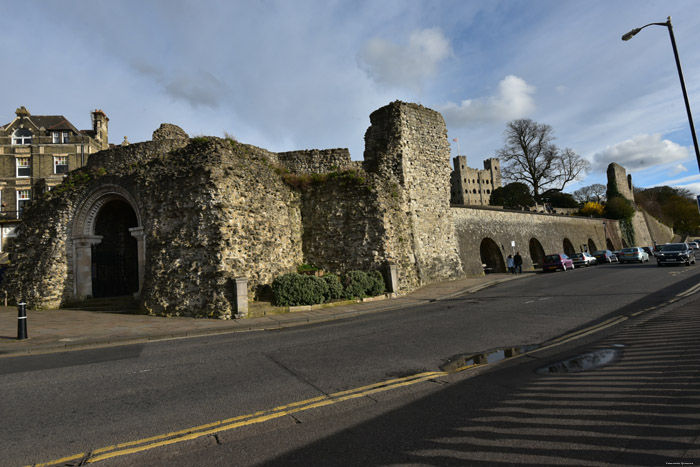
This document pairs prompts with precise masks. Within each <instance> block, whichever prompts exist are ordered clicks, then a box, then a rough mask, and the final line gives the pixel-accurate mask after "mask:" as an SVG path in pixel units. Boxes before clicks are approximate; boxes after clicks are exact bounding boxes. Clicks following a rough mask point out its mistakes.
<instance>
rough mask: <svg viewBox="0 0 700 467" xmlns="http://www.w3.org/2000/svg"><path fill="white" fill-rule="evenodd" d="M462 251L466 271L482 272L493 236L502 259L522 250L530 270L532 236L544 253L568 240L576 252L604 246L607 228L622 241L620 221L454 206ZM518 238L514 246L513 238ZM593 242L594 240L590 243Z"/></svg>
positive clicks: (558, 249) (559, 248) (561, 248)
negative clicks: (484, 253)
mask: <svg viewBox="0 0 700 467" xmlns="http://www.w3.org/2000/svg"><path fill="white" fill-rule="evenodd" d="M452 211H453V217H454V223H455V230H456V233H457V239H458V244H459V254H460V258H461V260H462V264H463V265H464V269H465V272H466V273H467V274H481V273H482V264H483V262H482V258H481V247H482V242H483V241H484V239H491V240H493V242H495V244H496V245H497V247H498V249H499V250H500V253H501V256H502V260H503V261H504V262H505V260H506V257H507V256H508V255H509V254H513V252H517V251H520V254H521V256H522V257H523V268H524V269H525V270H531V269H532V268H533V262H534V261H533V259H532V254H531V249H530V245H531V240H532V239H535V240H536V241H537V242H539V244H540V245H541V246H542V248H543V250H544V254H550V253H563V252H564V251H565V247H564V243H565V240H568V241H569V242H570V243H571V245H572V246H573V248H574V250H575V251H576V252H579V251H581V246H582V245H585V246H586V247H588V249H589V250H590V249H591V246H594V248H595V249H605V245H606V241H605V239H606V237H605V234H606V232H605V231H606V230H607V234H608V237H611V239H612V240H613V243H615V241H616V240H617V241H619V235H620V234H619V225H618V223H617V222H615V221H610V220H607V221H606V227H605V228H604V227H603V219H597V218H593V219H592V218H585V217H568V216H567V217H565V216H556V215H551V214H540V213H530V212H522V211H520V212H519V211H503V210H496V209H484V208H466V207H453V208H452ZM512 241H515V247H511V242H512ZM591 242H592V243H591Z"/></svg>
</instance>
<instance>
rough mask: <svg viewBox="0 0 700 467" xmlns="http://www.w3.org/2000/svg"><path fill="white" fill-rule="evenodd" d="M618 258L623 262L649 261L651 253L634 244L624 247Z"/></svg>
mask: <svg viewBox="0 0 700 467" xmlns="http://www.w3.org/2000/svg"><path fill="white" fill-rule="evenodd" d="M617 259H619V260H620V262H621V263H629V262H631V261H635V262H636V261H638V262H640V263H644V262H645V261H646V262H649V253H647V252H646V251H644V250H643V249H642V248H641V247H638V246H633V247H631V248H623V249H622V250H621V251H620V254H619V255H618V256H617Z"/></svg>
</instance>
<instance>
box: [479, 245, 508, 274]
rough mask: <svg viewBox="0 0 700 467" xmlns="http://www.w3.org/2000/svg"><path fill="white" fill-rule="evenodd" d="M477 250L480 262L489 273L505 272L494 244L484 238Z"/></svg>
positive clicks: (501, 257) (501, 258) (500, 255)
mask: <svg viewBox="0 0 700 467" xmlns="http://www.w3.org/2000/svg"><path fill="white" fill-rule="evenodd" d="M479 250H480V254H481V262H482V263H483V264H485V265H486V268H488V269H490V270H491V272H506V264H505V262H504V261H503V255H502V254H501V250H500V249H499V248H498V244H497V243H496V242H494V241H493V240H492V239H490V238H488V237H487V238H484V239H483V240H482V241H481V246H480V247H479Z"/></svg>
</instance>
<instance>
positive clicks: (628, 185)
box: [608, 162, 634, 206]
mask: <svg viewBox="0 0 700 467" xmlns="http://www.w3.org/2000/svg"><path fill="white" fill-rule="evenodd" d="M611 184H612V185H614V186H615V188H616V189H617V191H618V192H619V193H620V195H622V196H623V197H624V198H625V199H627V200H628V201H630V202H631V203H632V205H633V206H634V193H633V191H632V190H633V188H632V176H631V175H630V176H628V175H627V171H626V170H625V168H624V167H622V166H621V165H620V164H616V163H615V162H613V163H612V164H610V165H608V189H609V188H610V185H611Z"/></svg>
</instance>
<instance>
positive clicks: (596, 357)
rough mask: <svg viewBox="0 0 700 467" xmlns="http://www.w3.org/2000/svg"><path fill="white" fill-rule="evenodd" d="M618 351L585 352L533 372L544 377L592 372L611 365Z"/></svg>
mask: <svg viewBox="0 0 700 467" xmlns="http://www.w3.org/2000/svg"><path fill="white" fill-rule="evenodd" d="M620 350H621V349H620V348H614V349H600V350H595V351H593V352H586V353H583V354H581V355H577V356H576V357H573V358H570V359H568V360H564V361H561V362H558V363H554V364H552V365H548V366H545V367H542V368H538V369H537V370H535V373H537V374H540V375H546V374H550V373H580V372H582V371H587V370H593V369H595V368H600V367H602V366H605V365H607V364H609V363H611V362H612V361H613V360H615V358H616V357H617V356H618V354H619V353H620Z"/></svg>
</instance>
